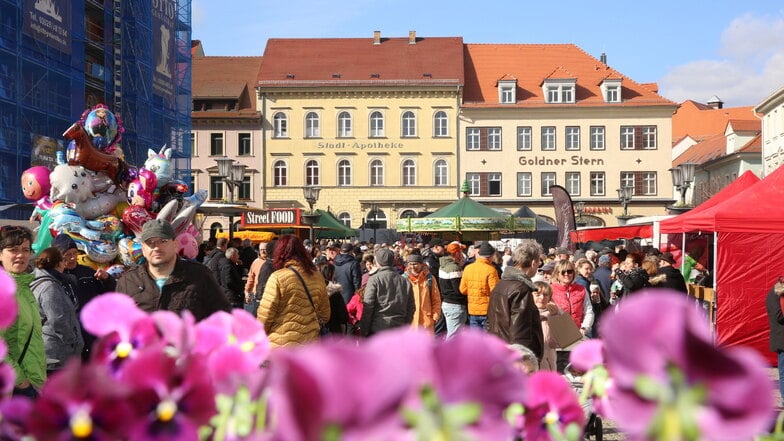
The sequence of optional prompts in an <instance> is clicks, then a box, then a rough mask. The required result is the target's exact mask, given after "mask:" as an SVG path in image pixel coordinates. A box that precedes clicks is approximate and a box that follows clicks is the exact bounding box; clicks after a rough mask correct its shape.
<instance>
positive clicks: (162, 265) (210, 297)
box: [116, 219, 230, 320]
mask: <svg viewBox="0 0 784 441" xmlns="http://www.w3.org/2000/svg"><path fill="white" fill-rule="evenodd" d="M174 238H175V234H174V229H173V228H172V226H171V224H170V223H168V222H166V221H164V220H162V219H154V220H150V221H147V222H146V223H145V224H144V226H143V227H142V236H141V242H142V254H143V255H144V258H145V260H146V261H145V263H144V264H142V265H136V266H133V267H131V268H129V269H128V270H127V271H126V272H125V273H123V275H122V276H121V277H120V278H119V279H118V280H117V288H116V289H117V291H119V292H123V293H125V294H128V295H129V296H131V297H132V298H133V300H134V301H136V304H137V305H138V306H139V308H141V309H142V310H144V311H147V312H153V311H157V310H168V311H174V312H176V313H180V312H182V311H183V310H186V309H187V310H189V311H190V312H191V313H192V314H193V316H194V317H195V318H196V320H201V319H204V318H206V317H208V316H209V315H210V314H212V313H213V312H216V311H229V310H230V305H229V300H228V299H227V298H226V296H225V295H224V294H223V291H222V290H221V288H220V286H218V282H217V281H216V280H215V276H214V275H213V274H212V272H211V271H207V270H206V268H205V267H204V265H202V264H200V263H196V262H190V261H187V260H184V259H180V258H178V256H177V243H176V241H175V240H174Z"/></svg>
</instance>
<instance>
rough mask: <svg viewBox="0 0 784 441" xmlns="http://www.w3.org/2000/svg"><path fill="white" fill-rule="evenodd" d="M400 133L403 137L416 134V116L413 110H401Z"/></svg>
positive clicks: (410, 136) (411, 136)
mask: <svg viewBox="0 0 784 441" xmlns="http://www.w3.org/2000/svg"><path fill="white" fill-rule="evenodd" d="M402 123H403V124H402V125H401V127H402V129H403V131H402V133H401V134H400V136H401V137H403V138H413V137H415V136H416V117H415V116H414V112H412V111H410V110H408V111H406V112H403V121H402Z"/></svg>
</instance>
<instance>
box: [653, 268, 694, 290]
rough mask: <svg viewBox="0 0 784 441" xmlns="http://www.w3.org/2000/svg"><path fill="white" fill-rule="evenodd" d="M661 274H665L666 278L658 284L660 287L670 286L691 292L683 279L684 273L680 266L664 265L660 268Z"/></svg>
mask: <svg viewBox="0 0 784 441" xmlns="http://www.w3.org/2000/svg"><path fill="white" fill-rule="evenodd" d="M659 275H664V276H665V279H664V280H662V281H661V283H659V284H658V285H657V286H658V287H660V288H670V289H674V290H676V291H680V292H683V293H687V292H689V290H688V289H687V288H686V281H685V280H683V274H681V272H680V271H679V270H678V268H675V267H672V266H663V267H660V268H659Z"/></svg>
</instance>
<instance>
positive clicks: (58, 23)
mask: <svg viewBox="0 0 784 441" xmlns="http://www.w3.org/2000/svg"><path fill="white" fill-rule="evenodd" d="M22 14H23V15H24V24H23V26H24V33H25V34H27V35H29V36H31V37H33V38H34V39H36V40H38V41H41V42H43V43H46V44H48V45H49V46H52V47H53V48H55V49H57V50H59V51H60V52H63V53H66V54H70V53H71V2H70V0H25V6H24V11H22Z"/></svg>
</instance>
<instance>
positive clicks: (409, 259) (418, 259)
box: [406, 253, 424, 263]
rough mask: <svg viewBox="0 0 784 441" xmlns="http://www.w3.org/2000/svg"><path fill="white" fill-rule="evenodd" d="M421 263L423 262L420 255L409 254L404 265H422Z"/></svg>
mask: <svg viewBox="0 0 784 441" xmlns="http://www.w3.org/2000/svg"><path fill="white" fill-rule="evenodd" d="M422 262H424V260H422V255H421V254H416V253H411V254H409V255H408V256H406V263H422Z"/></svg>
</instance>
